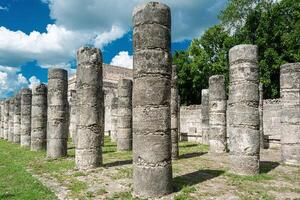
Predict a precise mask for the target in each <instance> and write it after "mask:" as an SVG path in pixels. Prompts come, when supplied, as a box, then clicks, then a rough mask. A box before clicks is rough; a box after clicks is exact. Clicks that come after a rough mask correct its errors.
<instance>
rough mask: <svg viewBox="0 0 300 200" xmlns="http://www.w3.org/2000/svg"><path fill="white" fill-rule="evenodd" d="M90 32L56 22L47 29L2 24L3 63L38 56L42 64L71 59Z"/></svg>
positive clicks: (0, 49) (0, 54) (12, 63)
mask: <svg viewBox="0 0 300 200" xmlns="http://www.w3.org/2000/svg"><path fill="white" fill-rule="evenodd" d="M88 39H89V36H88V35H87V34H84V33H79V32H73V31H70V30H67V29H65V28H64V27H60V26H57V25H55V24H53V25H48V26H47V32H46V33H39V32H37V31H33V32H31V33H30V34H28V35H27V34H25V33H23V32H22V31H11V30H8V29H7V28H5V27H0V63H1V64H5V65H9V66H16V65H20V64H23V63H24V62H28V61H32V60H37V61H38V63H39V64H40V65H41V66H49V65H57V64H60V63H65V62H68V61H69V59H70V58H71V57H73V56H74V54H75V51H76V49H77V48H78V47H80V46H81V45H82V44H83V43H84V42H86V41H87V40H88Z"/></svg>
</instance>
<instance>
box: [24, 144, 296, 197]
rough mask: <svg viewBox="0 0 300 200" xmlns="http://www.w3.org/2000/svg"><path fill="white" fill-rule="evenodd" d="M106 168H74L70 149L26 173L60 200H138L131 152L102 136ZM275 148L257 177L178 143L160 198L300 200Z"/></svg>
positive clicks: (267, 153)
mask: <svg viewBox="0 0 300 200" xmlns="http://www.w3.org/2000/svg"><path fill="white" fill-rule="evenodd" d="M105 144H106V145H105V147H104V166H103V167H101V168H98V169H95V170H89V171H83V172H82V171H77V170H75V169H74V166H75V165H74V148H72V147H71V148H70V149H69V152H68V153H69V157H67V158H64V159H59V160H54V161H53V160H52V161H49V160H46V159H44V160H36V161H34V162H32V163H30V165H29V167H28V170H29V171H30V173H32V174H34V177H37V178H38V179H39V180H40V181H41V182H42V183H43V184H44V185H46V186H47V187H49V188H50V189H51V190H52V191H53V192H54V193H55V194H56V195H57V197H58V198H59V199H137V198H134V197H132V196H131V194H130V192H131V190H132V180H131V176H132V164H131V163H132V160H131V152H115V150H116V146H115V144H113V143H110V141H109V140H108V138H106V141H105ZM279 159H280V152H279V150H278V149H272V150H264V151H263V152H262V155H261V174H260V175H258V176H251V177H240V176H235V175H233V174H230V173H228V167H227V166H228V156H227V155H221V156H212V155H209V154H208V153H207V146H204V145H197V144H196V143H191V142H182V143H180V159H179V160H177V161H174V162H173V174H174V190H175V192H174V193H173V194H171V195H168V196H165V197H163V198H161V199H177V200H180V199H181V200H183V199H227V200H230V199H247V200H248V199H270V200H271V199H278V200H281V199H300V168H299V167H292V166H285V165H280V163H279Z"/></svg>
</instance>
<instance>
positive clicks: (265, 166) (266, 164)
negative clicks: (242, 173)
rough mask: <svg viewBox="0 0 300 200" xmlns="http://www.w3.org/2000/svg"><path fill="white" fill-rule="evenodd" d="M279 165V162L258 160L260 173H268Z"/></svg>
mask: <svg viewBox="0 0 300 200" xmlns="http://www.w3.org/2000/svg"><path fill="white" fill-rule="evenodd" d="M279 165H280V163H279V162H273V161H260V173H268V172H270V171H272V170H273V169H275V168H276V167H278V166H279Z"/></svg>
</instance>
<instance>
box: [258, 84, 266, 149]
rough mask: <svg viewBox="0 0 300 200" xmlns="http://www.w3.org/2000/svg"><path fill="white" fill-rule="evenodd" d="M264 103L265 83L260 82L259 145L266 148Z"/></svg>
mask: <svg viewBox="0 0 300 200" xmlns="http://www.w3.org/2000/svg"><path fill="white" fill-rule="evenodd" d="M263 104H264V92H263V84H262V83H259V136H260V137H259V146H260V148H261V149H263V148H265V145H264V121H263V113H264V110H263Z"/></svg>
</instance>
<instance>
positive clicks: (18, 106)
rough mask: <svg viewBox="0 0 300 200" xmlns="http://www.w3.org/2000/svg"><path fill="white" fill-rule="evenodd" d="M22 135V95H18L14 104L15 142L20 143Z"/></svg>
mask: <svg viewBox="0 0 300 200" xmlns="http://www.w3.org/2000/svg"><path fill="white" fill-rule="evenodd" d="M20 135H21V95H20V94H17V95H16V97H15V104H14V142H15V143H20V137H21V136H20Z"/></svg>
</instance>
